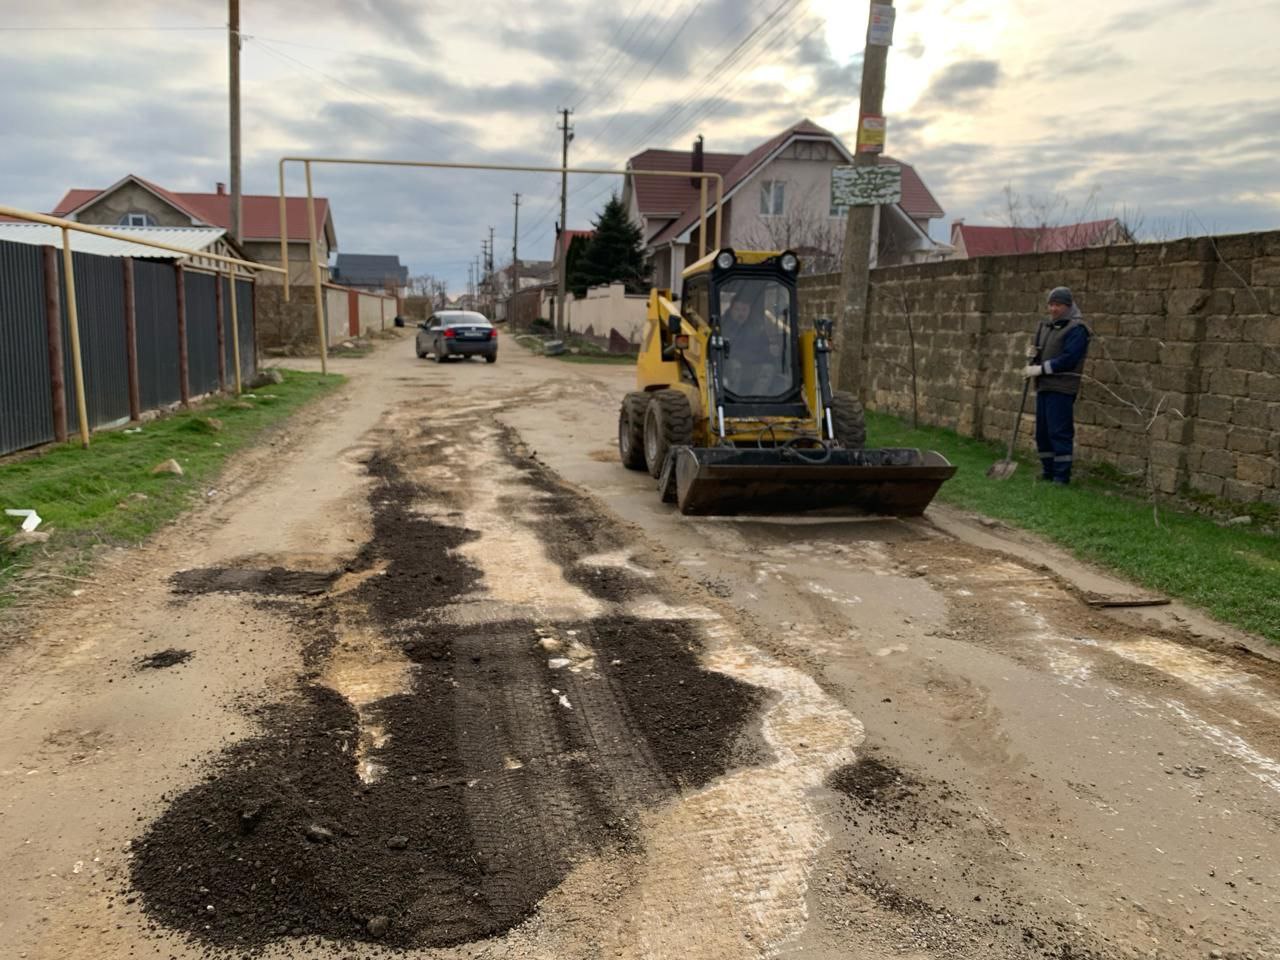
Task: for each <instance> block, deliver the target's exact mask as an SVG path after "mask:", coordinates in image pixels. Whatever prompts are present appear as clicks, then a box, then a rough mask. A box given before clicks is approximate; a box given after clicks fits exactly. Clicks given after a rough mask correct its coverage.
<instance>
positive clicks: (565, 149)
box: [556, 109, 573, 335]
mask: <svg viewBox="0 0 1280 960" xmlns="http://www.w3.org/2000/svg"><path fill="white" fill-rule="evenodd" d="M560 113H561V114H562V115H563V116H564V123H562V124H561V125H560V126H559V127H558V128H557V129H559V130H560V133H561V144H562V146H561V150H560V234H559V236H558V237H557V238H556V239H557V241H558V242H559V245H560V283H559V285H558V289H557V291H556V333H559V334H561V335H563V334H564V301H565V298H566V296H567V293H568V289H569V271H568V260H569V245H568V244H567V243H565V242H564V241H565V234H566V233H567V231H568V229H569V224H568V223H567V222H566V219H565V218H566V217H567V216H568V214H569V173H568V170H567V167H568V166H569V141H570V140H572V139H573V127H571V126H570V125H569V115H570V114H572V113H573V111H572V110H568V109H561V111H560Z"/></svg>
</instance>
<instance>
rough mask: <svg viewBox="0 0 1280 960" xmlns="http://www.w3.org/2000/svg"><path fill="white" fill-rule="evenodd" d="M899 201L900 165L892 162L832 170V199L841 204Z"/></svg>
mask: <svg viewBox="0 0 1280 960" xmlns="http://www.w3.org/2000/svg"><path fill="white" fill-rule="evenodd" d="M901 200H902V168H901V167H900V166H898V165H897V164H893V163H882V164H877V165H876V166H874V167H851V166H843V167H836V168H835V169H834V170H832V171H831V202H832V204H833V205H835V206H841V207H876V206H880V205H881V204H886V203H898V202H900V201H901Z"/></svg>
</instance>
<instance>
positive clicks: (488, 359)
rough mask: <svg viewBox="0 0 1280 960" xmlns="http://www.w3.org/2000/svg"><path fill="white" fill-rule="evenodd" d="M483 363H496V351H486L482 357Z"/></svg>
mask: <svg viewBox="0 0 1280 960" xmlns="http://www.w3.org/2000/svg"><path fill="white" fill-rule="evenodd" d="M484 362H485V363H497V362H498V355H497V354H496V353H486V354H485V357H484Z"/></svg>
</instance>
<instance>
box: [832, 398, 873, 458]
mask: <svg viewBox="0 0 1280 960" xmlns="http://www.w3.org/2000/svg"><path fill="white" fill-rule="evenodd" d="M831 425H832V427H834V428H835V432H836V441H837V442H838V443H839V444H840V446H842V447H844V448H845V449H847V450H861V449H863V448H864V447H865V446H866V445H867V417H866V414H865V413H863V411H862V404H860V403H859V402H858V401H857V400H856V399H855V398H854V396H853V394H851V393H846V392H845V391H844V390H836V391H835V392H834V393H832V394H831Z"/></svg>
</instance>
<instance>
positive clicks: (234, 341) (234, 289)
mask: <svg viewBox="0 0 1280 960" xmlns="http://www.w3.org/2000/svg"><path fill="white" fill-rule="evenodd" d="M239 303H240V294H239V290H238V284H237V283H236V268H235V267H232V268H231V356H232V358H233V359H234V361H235V365H236V396H237V397H238V396H240V392H241V391H242V390H243V389H244V385H243V384H241V383H240V310H239Z"/></svg>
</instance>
